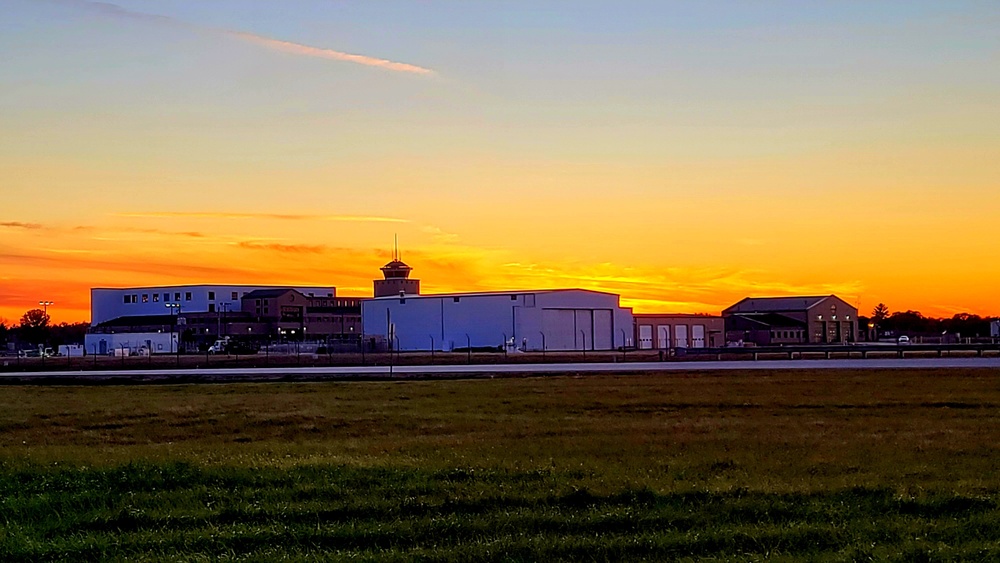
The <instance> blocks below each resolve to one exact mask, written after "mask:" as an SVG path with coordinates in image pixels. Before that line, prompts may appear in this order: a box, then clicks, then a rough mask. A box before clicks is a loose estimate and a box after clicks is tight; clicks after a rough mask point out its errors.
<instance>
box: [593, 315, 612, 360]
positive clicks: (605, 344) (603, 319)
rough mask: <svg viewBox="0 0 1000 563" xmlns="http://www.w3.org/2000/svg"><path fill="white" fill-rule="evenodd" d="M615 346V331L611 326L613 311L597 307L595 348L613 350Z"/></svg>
mask: <svg viewBox="0 0 1000 563" xmlns="http://www.w3.org/2000/svg"><path fill="white" fill-rule="evenodd" d="M614 347H615V341H614V332H613V329H612V327H611V311H608V310H607V309H597V310H595V311H594V348H596V349H598V350H612V349H614Z"/></svg>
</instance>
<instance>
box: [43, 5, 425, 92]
mask: <svg viewBox="0 0 1000 563" xmlns="http://www.w3.org/2000/svg"><path fill="white" fill-rule="evenodd" d="M55 1H56V2H57V3H59V4H64V5H71V6H77V7H82V8H85V9H88V10H91V11H93V12H95V13H100V14H102V15H104V16H108V17H114V18H122V19H129V20H141V21H145V22H150V23H157V24H167V25H174V26H182V27H187V28H195V29H200V30H204V31H209V32H212V33H216V34H220V35H225V36H229V37H234V38H237V39H240V40H243V41H246V42H248V43H253V44H254V45H259V46H261V47H265V48H267V49H273V50H275V51H281V52H284V53H290V54H293V55H299V56H303V57H314V58H318V59H329V60H334V61H343V62H348V63H354V64H359V65H365V66H373V67H378V68H384V69H386V70H391V71H394V72H408V73H411V74H427V75H429V74H434V71H433V70H431V69H429V68H424V67H421V66H417V65H412V64H408V63H401V62H396V61H390V60H387V59H380V58H377V57H369V56H367V55H358V54H356V53H345V52H343V51H335V50H333V49H324V48H322V47H313V46H312V45H303V44H301V43H294V42H292V41H284V40H281V39H274V38H271V37H265V36H263V35H257V34H256V33H250V32H247V31H237V30H231V29H219V28H206V27H202V26H198V25H195V24H191V23H188V22H183V21H180V20H177V19H174V18H171V17H169V16H161V15H156V14H147V13H143V12H133V11H131V10H127V9H125V8H122V7H121V6H119V5H117V4H112V3H109V2H91V1H89V0H55Z"/></svg>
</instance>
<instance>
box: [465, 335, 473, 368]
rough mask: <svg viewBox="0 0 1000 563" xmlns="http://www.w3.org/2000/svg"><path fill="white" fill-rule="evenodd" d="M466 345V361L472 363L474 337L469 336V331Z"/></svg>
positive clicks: (466, 336)
mask: <svg viewBox="0 0 1000 563" xmlns="http://www.w3.org/2000/svg"><path fill="white" fill-rule="evenodd" d="M465 345H466V348H465V353H466V360H465V363H467V364H471V363H472V339H471V338H469V333H468V332H466V333H465Z"/></svg>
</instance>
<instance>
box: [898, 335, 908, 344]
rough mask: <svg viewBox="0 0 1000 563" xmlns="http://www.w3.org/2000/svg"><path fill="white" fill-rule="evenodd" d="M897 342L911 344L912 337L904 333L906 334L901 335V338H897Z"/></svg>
mask: <svg viewBox="0 0 1000 563" xmlns="http://www.w3.org/2000/svg"><path fill="white" fill-rule="evenodd" d="M896 342H898V343H899V344H909V343H910V337H909V336H906V335H905V334H904V335H902V336H900V337H899V340H897V341H896Z"/></svg>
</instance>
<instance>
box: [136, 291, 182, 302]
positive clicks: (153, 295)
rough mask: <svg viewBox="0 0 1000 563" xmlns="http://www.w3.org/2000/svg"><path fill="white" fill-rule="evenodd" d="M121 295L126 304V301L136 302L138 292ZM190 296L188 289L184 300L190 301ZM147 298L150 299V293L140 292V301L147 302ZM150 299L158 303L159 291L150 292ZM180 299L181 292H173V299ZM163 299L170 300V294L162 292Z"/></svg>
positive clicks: (137, 300)
mask: <svg viewBox="0 0 1000 563" xmlns="http://www.w3.org/2000/svg"><path fill="white" fill-rule="evenodd" d="M123 297H124V302H125V303H126V304H127V303H138V302H139V294H137V293H132V294H130V295H125V296H123ZM191 297H192V296H191V292H190V291H188V292H186V293H184V300H185V301H190V300H191ZM149 299H150V294H148V293H143V294H142V302H143V303H149ZM152 299H153V303H159V301H160V294H159V293H154V294H152ZM180 300H181V294H180V293H179V292H178V293H175V294H174V301H180ZM163 301H164V302H165V303H166V302H169V301H170V294H169V293H164V294H163Z"/></svg>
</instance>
